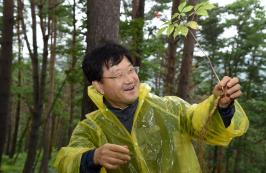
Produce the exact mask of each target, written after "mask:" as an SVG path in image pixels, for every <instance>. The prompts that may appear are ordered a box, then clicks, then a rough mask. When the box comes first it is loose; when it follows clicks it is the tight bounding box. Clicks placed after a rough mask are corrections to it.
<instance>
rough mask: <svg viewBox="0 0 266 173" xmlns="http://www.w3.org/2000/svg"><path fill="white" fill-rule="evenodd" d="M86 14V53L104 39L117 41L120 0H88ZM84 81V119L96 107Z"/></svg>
mask: <svg viewBox="0 0 266 173" xmlns="http://www.w3.org/2000/svg"><path fill="white" fill-rule="evenodd" d="M87 16H88V25H87V26H88V31H87V38H86V41H87V50H86V52H87V53H89V52H91V51H92V50H93V49H94V48H96V47H98V46H99V45H100V44H101V43H103V42H104V41H106V40H111V41H114V42H118V41H119V22H120V0H109V1H106V0H88V1H87ZM84 81H85V84H84V90H83V105H82V114H81V119H84V117H85V115H86V114H87V113H89V112H91V111H93V110H95V109H96V107H95V105H94V104H93V103H92V101H91V100H90V99H89V98H88V94H87V87H88V85H89V83H88V82H87V81H86V80H85V79H84Z"/></svg>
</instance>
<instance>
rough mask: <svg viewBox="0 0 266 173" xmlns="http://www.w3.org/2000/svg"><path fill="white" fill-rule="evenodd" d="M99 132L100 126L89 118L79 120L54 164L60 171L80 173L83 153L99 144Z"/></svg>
mask: <svg viewBox="0 0 266 173" xmlns="http://www.w3.org/2000/svg"><path fill="white" fill-rule="evenodd" d="M89 117H90V116H89ZM98 132H99V128H98V127H97V126H96V125H95V124H94V123H93V122H92V121H90V120H89V119H85V120H83V121H81V122H79V124H78V125H77V126H76V128H75V129H74V131H73V133H72V136H71V138H70V142H69V144H68V146H67V147H63V148H61V149H60V151H59V152H58V154H57V157H56V160H55V163H54V166H55V167H56V168H57V170H58V172H59V173H79V169H80V162H81V157H82V154H83V153H84V152H86V151H88V150H92V149H95V148H96V146H98V144H99V140H100V136H99V133H98Z"/></svg>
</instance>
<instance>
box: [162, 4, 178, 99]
mask: <svg viewBox="0 0 266 173" xmlns="http://www.w3.org/2000/svg"><path fill="white" fill-rule="evenodd" d="M180 2H181V0H173V1H172V12H171V13H172V15H173V14H175V13H176V12H177V10H178V6H179V4H180ZM176 48H177V39H174V37H173V35H171V36H170V37H169V39H168V47H167V55H166V65H165V68H166V69H165V70H166V72H165V80H164V95H173V94H174V91H175V81H176V77H175V76H176Z"/></svg>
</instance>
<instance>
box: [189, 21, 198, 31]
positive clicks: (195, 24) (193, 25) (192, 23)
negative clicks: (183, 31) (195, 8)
mask: <svg viewBox="0 0 266 173" xmlns="http://www.w3.org/2000/svg"><path fill="white" fill-rule="evenodd" d="M187 26H188V27H190V28H191V29H198V28H199V25H198V23H197V22H195V21H189V22H188V23H187Z"/></svg>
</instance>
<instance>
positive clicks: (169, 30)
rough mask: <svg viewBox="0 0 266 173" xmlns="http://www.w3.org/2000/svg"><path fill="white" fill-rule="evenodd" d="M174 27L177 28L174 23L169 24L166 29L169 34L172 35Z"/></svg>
mask: <svg viewBox="0 0 266 173" xmlns="http://www.w3.org/2000/svg"><path fill="white" fill-rule="evenodd" d="M174 29H175V27H174V25H169V26H168V28H167V31H166V35H167V36H169V35H171V34H172V32H173V31H174Z"/></svg>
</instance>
